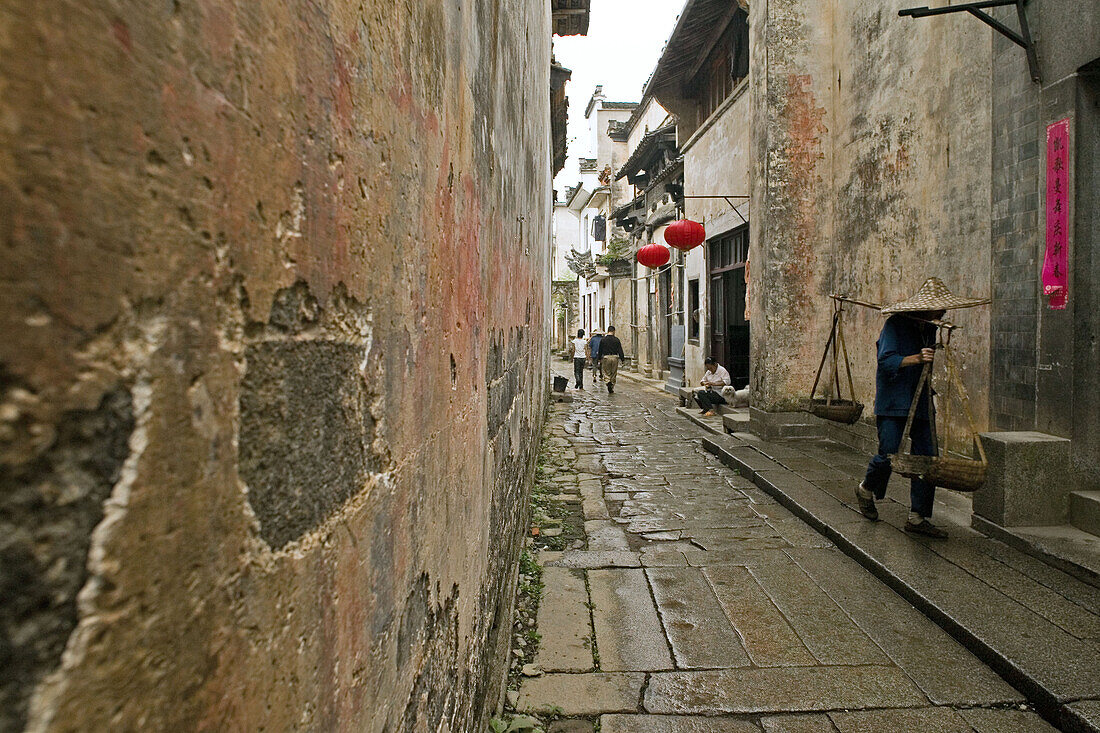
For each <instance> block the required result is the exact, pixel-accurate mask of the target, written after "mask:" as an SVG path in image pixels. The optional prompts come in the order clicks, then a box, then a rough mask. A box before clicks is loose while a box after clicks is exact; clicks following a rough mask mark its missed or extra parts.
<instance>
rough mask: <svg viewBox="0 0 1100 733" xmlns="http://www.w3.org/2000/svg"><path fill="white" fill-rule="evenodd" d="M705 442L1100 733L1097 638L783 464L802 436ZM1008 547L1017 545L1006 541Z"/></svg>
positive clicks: (1048, 700) (1064, 719) (1072, 726)
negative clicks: (872, 518) (1077, 632)
mask: <svg viewBox="0 0 1100 733" xmlns="http://www.w3.org/2000/svg"><path fill="white" fill-rule="evenodd" d="M702 443H703V447H704V449H705V450H707V451H709V452H710V453H712V454H714V455H715V456H716V457H717V458H718V459H719V460H721V461H722V462H723V463H725V464H726V465H727V466H729V467H731V468H733V469H735V470H737V471H738V472H739V473H740V474H741V475H742V476H745V477H746V478H748V479H750V480H751V481H753V483H755V484H756V485H757V486H758V487H759V488H760V489H761V490H763V491H764V492H766V493H768V494H769V495H771V496H772V497H773V498H774V499H775V500H776V501H778V502H779V503H780V504H782V505H783V506H785V507H786V508H787V509H789V510H790V511H792V512H793V513H794V514H795V515H797V516H798V517H799V518H801V519H802V520H803V521H805V522H806V523H808V524H809V525H810V526H811V527H813V528H814V529H815V530H817V531H818V532H819V533H821V534H822V535H824V536H825V537H826V538H827V539H829V540H831V541H832V542H833V543H835V544H836V546H837V547H839V548H840V549H841V550H842V551H843V552H844V553H845V554H847V555H848V556H849V557H851V558H852V559H854V560H855V561H856V562H858V563H860V564H861V565H862V566H863V567H865V568H866V569H868V570H869V571H870V572H871V573H872V574H874V575H875V576H876V577H877V578H878V579H879V580H881V581H882V582H883V583H885V584H886V585H887V586H889V587H890V588H891V589H893V590H894V591H895V592H896V593H898V594H899V595H900V596H902V597H903V598H905V599H906V600H907V601H908V602H909V603H911V604H913V606H914V607H916V608H917V609H918V610H920V611H921V612H922V613H924V614H925V615H926V616H927V617H928V618H930V619H931V620H932V621H934V622H935V623H936V624H938V625H939V626H940V627H941V628H943V629H944V630H945V631H946V632H947V633H949V634H950V635H951V636H953V637H954V638H955V639H956V640H958V641H959V642H960V643H962V644H963V645H964V646H966V647H967V648H968V649H970V651H971V652H973V653H974V654H975V655H976V656H978V657H979V658H980V659H981V660H982V661H983V662H985V663H986V664H988V665H989V666H990V667H991V668H992V669H993V670H994V671H996V672H997V673H998V674H999V675H1000V676H1001V677H1003V678H1004V679H1005V680H1006V681H1007V682H1008V683H1009V684H1011V685H1012V686H1013V687H1015V688H1016V689H1017V690H1019V691H1020V692H1021V693H1023V694H1024V695H1025V696H1026V697H1027V698H1028V699H1029V700H1030V701H1031V703H1032V704H1033V705H1034V706H1035V708H1036V709H1037V710H1038V711H1039V713H1040V714H1041V715H1043V717H1045V718H1046V719H1047V720H1048V721H1050V722H1051V723H1053V724H1054V725H1056V726H1058V727H1059V728H1060V729H1062V730H1065V731H1071V732H1072V733H1100V649H1098V648H1097V646H1096V644H1095V642H1094V641H1093V643H1090V641H1089V640H1087V639H1086V640H1082V639H1079V638H1077V637H1074V636H1072V635H1070V634H1069V633H1067V632H1066V631H1064V630H1063V629H1061V628H1059V627H1058V626H1056V625H1055V624H1054V623H1052V622H1050V621H1048V620H1047V619H1046V618H1044V617H1043V616H1040V615H1039V614H1038V613H1036V612H1033V611H1032V610H1031V609H1030V608H1029V607H1028V606H1027V605H1024V604H1022V603H1021V602H1019V601H1018V600H1017V599H1015V598H1012V597H1010V596H1009V595H1006V594H1005V593H1002V592H1001V590H998V589H997V588H994V587H992V586H991V585H989V584H987V583H985V582H984V581H983V580H982V579H981V578H979V577H977V576H976V575H973V574H971V573H970V572H968V571H967V570H966V569H964V567H961V566H960V564H956V563H954V562H951V561H950V560H948V559H947V558H946V557H944V556H943V555H941V554H939V552H937V551H936V549H935V548H936V546H934V545H933V544H931V543H933V542H934V541H932V540H928V541H925V540H917V539H914V538H912V537H911V536H909V535H906V534H905V533H904V532H902V531H901V530H900V528H899V526H898V525H899V522H898V519H897V518H892V519H893V522H892V523H891V522H888V521H881V522H876V523H871V522H868V521H866V520H865V519H864V518H863V517H862V516H860V515H859V514H858V513H857V512H856V511H854V510H853V509H852V508H851V507H849V506H848V505H846V504H844V503H843V502H841V501H840V500H839V499H837V498H836V497H835V496H833V495H832V494H830V493H829V492H827V491H826V490H825V489H824V488H820V487H818V486H817V485H815V484H814V483H813V482H811V481H809V480H807V479H806V478H804V477H802V476H800V475H798V473H796V472H795V470H790V469H788V468H787V467H786V466H784V465H783V463H782V460H783V459H782V458H781V456H784V455H790V454H793V452H794V451H797V443H785V444H774V443H770V442H768V441H764V440H760V439H754V440H752V441H746V440H742V439H739V438H737V437H733V436H714V437H704V438H703V439H702ZM767 454H771V456H777V458H775V459H773V458H772V457H770V456H769V455H767ZM853 485H854V482H853ZM967 532H971V533H973V531H972V530H969V528H967ZM973 534H976V533H973ZM951 542H956V543H958V545H959V546H958V547H957V548H954V549H952V550H951V551H952V552H954V551H957V552H960V553H962V554H963V555H965V554H966V553H968V552H972V550H970V549H969V545H967V544H966V543H965V542H961V541H960V540H956V539H955V538H954V537H953V538H952V539H950V540H948V541H947V543H943V545H941V546H940V547H949V543H951ZM1004 551H1005V552H1009V553H1012V552H1018V551H1017V550H1015V549H1013V548H1011V547H1008V546H1005V547H1004ZM1020 554H1022V553H1020ZM970 559H975V558H970ZM980 559H982V558H976V559H975V561H978V560H980ZM1028 559H1030V558H1028ZM963 564H965V563H963ZM1052 572H1058V571H1056V570H1053V569H1052ZM1068 580H1071V581H1073V582H1079V581H1077V580H1076V579H1075V578H1068ZM1088 588H1089V589H1092V588H1091V586H1088ZM1092 590H1094V589H1092ZM1089 610H1090V611H1092V612H1093V613H1095V609H1089Z"/></svg>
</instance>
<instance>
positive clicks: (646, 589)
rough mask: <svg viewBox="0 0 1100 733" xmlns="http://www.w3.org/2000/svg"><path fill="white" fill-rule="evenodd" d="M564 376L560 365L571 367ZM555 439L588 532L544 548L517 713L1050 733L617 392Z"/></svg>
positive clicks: (679, 420)
mask: <svg viewBox="0 0 1100 733" xmlns="http://www.w3.org/2000/svg"><path fill="white" fill-rule="evenodd" d="M558 371H560V372H561V373H563V374H564V371H565V370H564V369H561V370H559V369H558V368H557V366H556V365H555V372H558ZM572 394H573V395H574V402H573V403H571V404H557V405H554V406H553V407H552V408H551V414H550V418H549V421H548V426H547V429H548V431H549V433H550V437H549V441H550V443H549V445H550V448H551V450H553V451H554V452H555V455H556V456H557V459H558V460H557V461H556V463H555V469H554V475H553V476H552V478H551V480H552V481H553V482H554V483H555V484H556V486H557V487H558V488H557V490H558V491H559V492H560V493H559V496H560V497H561V499H562V500H563V501H574V502H577V503H579V504H580V506H581V508H582V511H583V517H584V522H583V526H584V537H583V538H581V539H578V540H574V541H572V543H571V545H570V546H569V547H568V548H567V549H564V550H562V551H550V550H546V549H543V550H541V551H539V552H537V555H536V560H537V562H538V563H539V565H540V566H541V567H542V568H543V570H542V583H543V591H542V595H541V602H540V605H539V608H538V614H537V628H538V633H539V635H540V637H541V640H540V642H539V646H538V649H537V652H536V653H535V657H534V664H533V666H532V667H531V668H529V669H528V672H529V673H530V674H532V675H537V676H525V677H523V678H522V681H521V684H520V688H519V692H518V696H517V695H516V694H515V693H514V692H513V693H512V696H511V700H512V702H513V703H514V706H515V708H516V710H517V711H520V712H526V713H531V714H536V715H543V716H546V715H550V716H552V717H554V718H555V719H556V721H555V722H553V723H550V724H549V726H548V728H547V730H548V731H555V730H557V731H591V730H599V731H601V733H627V732H630V733H634V732H641V731H656V732H658V733H679V732H688V731H690V732H692V733H711V732H713V733H718V732H727V731H734V732H738V733H740V732H742V731H745V732H748V731H757V732H759V731H768V732H769V733H779V732H788V731H790V732H794V731H806V732H811V731H813V732H816V731H830V732H832V733H836V732H840V733H855V732H857V731H975V730H976V731H983V732H984V731H990V732H992V731H997V732H998V733H1001V732H1005V731H1009V732H1011V731H1044V730H1052V728H1050V727H1049V726H1048V725H1047V724H1046V723H1045V722H1043V721H1042V720H1041V719H1040V718H1039V717H1038V716H1037V715H1036V714H1035V713H1033V712H1031V711H1030V710H1029V709H1027V707H1026V706H1025V705H1024V704H1023V698H1022V696H1021V695H1020V694H1019V693H1018V692H1017V691H1016V690H1015V689H1013V688H1012V687H1011V686H1009V685H1008V684H1007V683H1005V682H1004V681H1003V680H1002V679H1001V678H1000V677H998V676H997V675H996V674H995V673H993V672H992V671H991V670H990V669H989V668H987V667H986V666H985V665H984V664H982V663H981V662H980V661H979V660H978V659H977V658H976V657H974V656H973V655H972V654H971V653H970V652H968V651H967V650H966V649H964V648H963V647H962V646H960V645H959V644H958V643H957V642H955V641H954V640H953V639H952V638H950V637H949V636H948V635H947V634H946V633H945V632H944V631H943V630H941V629H940V628H939V627H938V626H936V625H935V624H934V623H932V622H931V621H930V620H928V619H927V618H925V617H924V616H923V615H922V614H921V613H919V612H918V611H917V610H915V609H914V608H912V607H911V606H910V605H909V604H908V603H906V602H905V601H904V600H902V599H901V598H900V597H899V596H897V595H896V594H895V593H893V591H891V590H890V589H889V588H887V587H886V586H884V585H882V584H881V583H880V582H879V581H878V580H877V579H875V578H874V577H873V576H871V575H870V574H869V573H868V572H866V571H865V570H864V569H863V568H861V567H860V566H858V565H857V564H856V563H854V562H853V561H851V560H850V559H848V558H847V557H845V556H844V555H843V554H841V553H840V552H839V551H838V550H837V549H835V548H834V547H833V546H832V545H831V544H830V543H829V542H828V541H827V540H825V539H824V538H823V537H822V536H821V535H819V534H817V533H816V532H815V531H813V530H812V529H811V528H810V527H809V526H807V525H806V524H804V523H803V522H802V521H801V520H799V519H797V518H795V517H794V516H793V515H792V514H791V513H790V512H788V511H787V510H786V509H784V508H783V507H781V506H780V505H778V504H777V503H776V502H775V501H774V500H772V499H771V498H770V497H768V496H767V495H766V494H764V493H762V492H761V491H760V490H759V489H757V488H756V487H754V486H753V485H752V484H751V483H750V482H749V481H748V480H746V479H744V478H742V477H741V476H739V475H738V474H737V473H735V472H734V471H732V470H730V469H728V468H726V467H725V466H723V465H722V464H721V463H719V462H718V461H717V460H716V459H715V458H714V457H713V456H711V455H710V454H708V453H705V452H704V451H703V450H702V449H701V447H700V441H699V439H700V437H702V436H703V432H702V431H701V430H700V429H699V428H697V427H695V426H694V425H692V424H691V423H689V422H688V421H687V420H685V419H684V418H683V417H682V416H680V415H678V414H677V413H676V404H677V403H676V400H675V399H674V398H672V397H671V396H665V395H662V394H660V393H658V392H657V391H655V390H654V389H652V388H651V387H648V386H641V385H638V384H636V383H632V382H630V381H628V380H624V379H620V382H619V385H618V387H617V390H616V393H615V394H614V395H608V394H607V392H606V390H605V389H604V385H603V384H599V383H597V384H596V385H590V386H589V387H588V388H587V389H586V390H585V391H583V392H572Z"/></svg>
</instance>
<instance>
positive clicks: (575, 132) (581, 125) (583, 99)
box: [554, 0, 684, 192]
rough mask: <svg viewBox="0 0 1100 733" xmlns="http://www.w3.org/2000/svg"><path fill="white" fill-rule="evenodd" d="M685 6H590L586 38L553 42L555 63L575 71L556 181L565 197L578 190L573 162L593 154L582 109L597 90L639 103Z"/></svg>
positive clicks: (620, 0)
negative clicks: (565, 148)
mask: <svg viewBox="0 0 1100 733" xmlns="http://www.w3.org/2000/svg"><path fill="white" fill-rule="evenodd" d="M683 6H684V0H592V20H591V23H590V24H589V26H588V35H587V36H565V37H559V36H555V37H554V55H555V57H557V60H558V63H559V64H561V65H562V66H564V67H565V68H567V69H571V70H572V71H573V77H572V79H570V80H569V83H568V84H567V85H566V87H565V92H566V94H567V95H568V96H569V130H568V136H569V160H568V161H567V162H566V164H565V168H563V169H562V172H561V173H559V174H558V177H557V178H555V179H554V188H555V189H556V190H558V191H562V192H564V191H565V187H566V186H573V185H576V182H577V174H578V170H577V158H578V157H586V156H588V153H589V152H591V151H589V150H588V149H587V148H588V147H589V144H588V138H587V135H586V129H587V128H586V126H585V119H584V108H585V106H586V105H587V104H588V100H589V99H590V98H591V97H592V90H593V89H594V88H595V86H596V85H597V84H603V91H604V94H605V95H606V96H607V99H608V101H611V102H637V101H639V100H641V98H642V87H643V86H644V85H645V82H646V79H648V78H649V74H650V72H652V71H653V67H654V66H655V65H656V64H657V59H658V57H659V56H660V55H661V49H662V48H664V45H665V41H666V40H668V37H669V35H670V34H671V33H672V28H673V26H674V25H676V18H677V16H678V15H679V14H680V10H681V9H682V8H683Z"/></svg>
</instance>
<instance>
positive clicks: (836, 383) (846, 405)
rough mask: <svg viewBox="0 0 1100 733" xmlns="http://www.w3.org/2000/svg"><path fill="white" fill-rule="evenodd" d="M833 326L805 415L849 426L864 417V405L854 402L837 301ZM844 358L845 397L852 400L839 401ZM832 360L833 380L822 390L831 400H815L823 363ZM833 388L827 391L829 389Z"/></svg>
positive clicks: (850, 371)
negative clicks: (846, 385) (846, 389)
mask: <svg viewBox="0 0 1100 733" xmlns="http://www.w3.org/2000/svg"><path fill="white" fill-rule="evenodd" d="M833 308H834V309H833V325H832V328H831V329H830V330H829V340H828V341H826V342H825V350H824V351H823V352H822V354H821V363H820V364H818V366H817V376H816V377H814V386H813V387H812V388H811V389H810V399H809V401H808V402H807V403H806V407H805V409H806V412H808V413H810V414H811V415H816V416H817V417H821V418H824V419H826V420H832V421H833V422H839V423H844V424H845V425H851V424H852V423H854V422H855V421H856V420H858V419H859V417H860V415H862V414H863V404H862V403H860V402H856V399H855V397H856V392H855V385H854V384H853V383H852V364H851V362H850V360H849V359H848V346H847V344H846V343H845V342H844V326H843V323H842V316H843V314H844V305H843V303H841V302H840V301H836V302H835V303H834V306H833ZM841 354H843V355H844V372H845V375H846V376H847V382H848V395H849V396H850V397H851V399H844V398H843V397H841V394H842V391H841V382H840V355H841ZM830 355H831V356H832V378H831V379H826V380H825V382H824V384H823V386H824V390H825V391H826V392H831V394H832V395H833V396H831V397H818V396H817V387H818V385H819V384H822V381H821V376H822V373H823V372H824V370H825V363H826V362H827V361H829V356H830ZM830 383H831V384H832V388H831V389H830V387H829V385H830Z"/></svg>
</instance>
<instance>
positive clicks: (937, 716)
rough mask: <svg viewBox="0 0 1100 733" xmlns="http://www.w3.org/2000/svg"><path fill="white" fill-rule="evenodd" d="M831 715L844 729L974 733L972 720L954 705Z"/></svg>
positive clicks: (856, 731)
mask: <svg viewBox="0 0 1100 733" xmlns="http://www.w3.org/2000/svg"><path fill="white" fill-rule="evenodd" d="M829 718H830V719H831V720H832V721H833V725H834V726H836V729H837V730H838V731H840V733H882V731H920V733H973V731H972V730H971V728H970V724H969V723H967V722H966V720H964V719H963V718H961V717H960V716H958V715H957V714H956V713H955V711H954V710H951V709H950V708H918V709H916V710H864V711H860V712H856V713H847V712H837V713H830V714H829Z"/></svg>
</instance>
